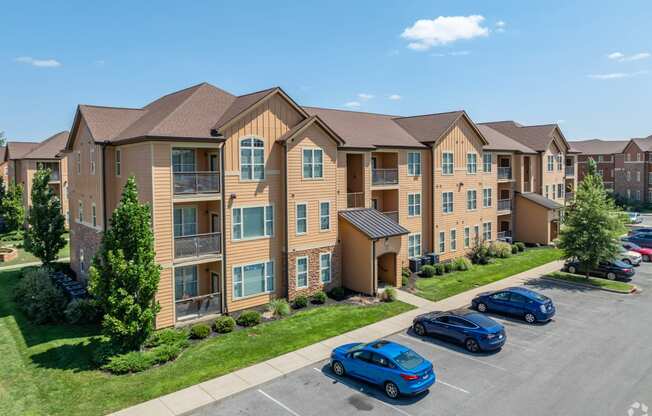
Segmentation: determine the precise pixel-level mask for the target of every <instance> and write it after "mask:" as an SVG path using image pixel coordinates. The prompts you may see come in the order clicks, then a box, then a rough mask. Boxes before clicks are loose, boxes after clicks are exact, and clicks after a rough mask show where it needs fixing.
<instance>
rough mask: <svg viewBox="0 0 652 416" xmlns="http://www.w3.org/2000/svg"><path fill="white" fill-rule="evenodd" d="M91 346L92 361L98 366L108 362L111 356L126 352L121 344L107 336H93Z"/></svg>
mask: <svg viewBox="0 0 652 416" xmlns="http://www.w3.org/2000/svg"><path fill="white" fill-rule="evenodd" d="M90 346H91V348H92V353H91V361H92V362H93V364H95V365H97V366H98V367H101V366H103V365H104V364H106V363H107V362H108V361H109V359H110V358H111V357H113V356H116V355H118V354H121V353H123V352H124V351H123V350H122V349H121V348H120V346H119V345H117V344H115V343H114V342H111V340H109V339H106V338H105V339H102V338H100V337H93V338H91V343H90Z"/></svg>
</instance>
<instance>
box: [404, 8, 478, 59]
mask: <svg viewBox="0 0 652 416" xmlns="http://www.w3.org/2000/svg"><path fill="white" fill-rule="evenodd" d="M484 20H485V19H484V17H483V16H480V15H471V16H439V17H437V18H436V19H432V20H428V19H420V20H417V21H416V22H415V23H414V25H412V26H410V27H408V28H406V29H405V30H404V31H403V33H402V34H401V37H402V38H403V39H407V40H409V41H410V43H409V44H408V48H410V49H413V50H415V51H425V50H428V49H430V48H432V47H433V46H439V45H447V44H449V43H453V42H455V41H458V40H461V39H473V38H476V37H486V36H489V29H488V28H486V27H483V26H482V22H483V21H484Z"/></svg>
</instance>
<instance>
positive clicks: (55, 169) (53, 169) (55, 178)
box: [36, 162, 61, 183]
mask: <svg viewBox="0 0 652 416" xmlns="http://www.w3.org/2000/svg"><path fill="white" fill-rule="evenodd" d="M36 169H38V170H44V169H49V170H50V182H51V183H52V182H60V181H61V172H60V171H59V162H37V164H36Z"/></svg>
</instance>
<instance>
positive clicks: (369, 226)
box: [339, 208, 409, 240]
mask: <svg viewBox="0 0 652 416" xmlns="http://www.w3.org/2000/svg"><path fill="white" fill-rule="evenodd" d="M339 216H340V217H342V218H343V219H345V220H346V221H347V222H348V223H349V224H351V225H352V226H353V227H355V228H356V229H358V230H359V231H360V232H361V233H363V234H364V235H366V236H367V237H369V238H370V239H372V240H377V239H379V238H385V237H394V236H397V235H405V234H408V233H409V231H408V230H406V229H405V228H403V227H402V226H400V225H399V224H397V223H396V222H394V220H392V219H390V218H389V217H388V216H387V215H385V214H383V213H382V212H380V211H377V210H375V209H373V208H356V209H348V210H344V211H340V212H339Z"/></svg>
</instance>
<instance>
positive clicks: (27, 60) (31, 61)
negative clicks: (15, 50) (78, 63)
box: [14, 56, 61, 68]
mask: <svg viewBox="0 0 652 416" xmlns="http://www.w3.org/2000/svg"><path fill="white" fill-rule="evenodd" d="M14 61H16V62H18V63H21V64H28V65H32V66H36V67H39V68H56V67H59V66H61V62H59V61H57V60H56V59H35V58H32V57H31V56H20V57H18V58H16V59H14Z"/></svg>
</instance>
